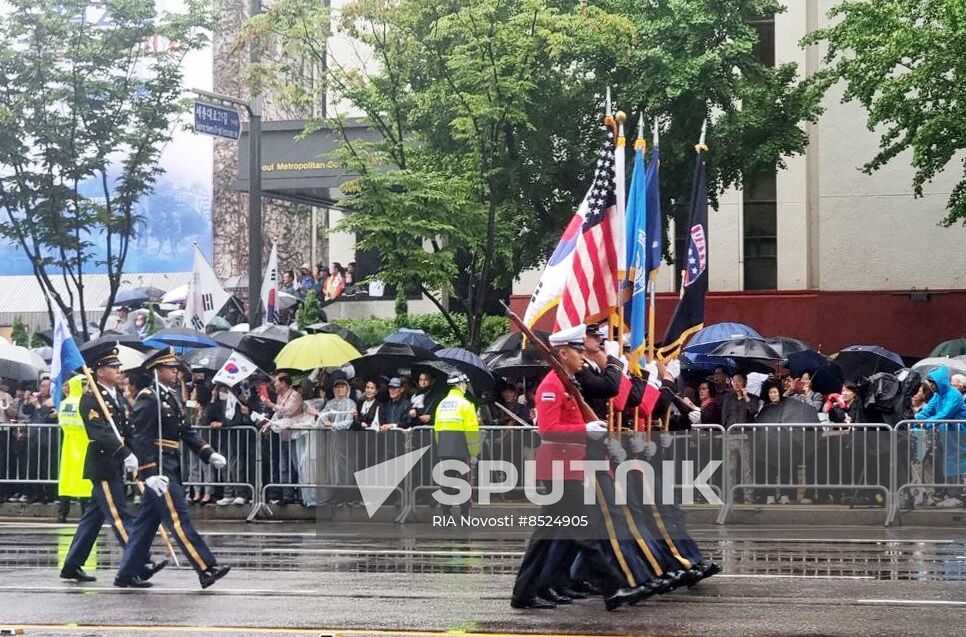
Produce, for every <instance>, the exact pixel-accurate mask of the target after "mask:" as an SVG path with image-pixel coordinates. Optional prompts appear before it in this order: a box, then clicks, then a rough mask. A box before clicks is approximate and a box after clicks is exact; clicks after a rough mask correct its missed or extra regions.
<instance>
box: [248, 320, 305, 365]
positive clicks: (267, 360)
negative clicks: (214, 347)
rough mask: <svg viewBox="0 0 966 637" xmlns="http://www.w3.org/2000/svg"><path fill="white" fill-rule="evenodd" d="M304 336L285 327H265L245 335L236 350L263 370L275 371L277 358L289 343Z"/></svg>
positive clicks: (257, 328)
mask: <svg viewBox="0 0 966 637" xmlns="http://www.w3.org/2000/svg"><path fill="white" fill-rule="evenodd" d="M300 336H303V334H302V332H299V331H298V330H293V329H290V328H289V327H287V326H284V325H263V326H262V327H256V328H255V329H253V330H252V331H250V332H248V333H247V334H245V335H244V336H243V337H242V338H241V340H239V342H238V346H237V347H236V348H235V349H237V350H238V351H239V352H241V353H242V354H244V355H245V356H247V357H248V358H250V359H251V360H252V362H253V363H255V364H256V365H258V366H259V367H260V368H261V369H264V370H265V371H268V372H273V371H275V357H276V356H278V353H279V352H281V351H282V348H283V347H285V346H286V345H287V344H288V343H289V341H294V340H295V339H297V338H298V337H300Z"/></svg>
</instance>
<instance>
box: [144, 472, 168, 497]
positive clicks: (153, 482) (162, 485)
mask: <svg viewBox="0 0 966 637" xmlns="http://www.w3.org/2000/svg"><path fill="white" fill-rule="evenodd" d="M168 482H169V480H168V476H151V477H149V478H148V479H146V480H145V481H144V484H146V485H147V487H148V488H149V489H151V490H152V491H154V494H155V495H156V496H158V497H159V498H160V497H161V496H163V495H164V494H165V493H167V492H168Z"/></svg>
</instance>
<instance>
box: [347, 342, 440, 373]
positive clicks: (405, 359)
mask: <svg viewBox="0 0 966 637" xmlns="http://www.w3.org/2000/svg"><path fill="white" fill-rule="evenodd" d="M435 359H436V355H435V354H433V353H432V352H431V351H429V350H427V349H423V348H422V347H413V346H411V345H405V344H403V343H383V344H382V345H378V346H376V347H373V348H371V349H369V350H367V351H366V355H365V356H361V357H359V358H357V359H355V360H353V361H351V364H352V368H353V369H354V370H355V375H356V377H357V378H378V377H379V376H392V375H394V374H396V373H397V372H399V370H400V369H410V368H411V367H412V365H413V363H415V362H417V361H427V360H435Z"/></svg>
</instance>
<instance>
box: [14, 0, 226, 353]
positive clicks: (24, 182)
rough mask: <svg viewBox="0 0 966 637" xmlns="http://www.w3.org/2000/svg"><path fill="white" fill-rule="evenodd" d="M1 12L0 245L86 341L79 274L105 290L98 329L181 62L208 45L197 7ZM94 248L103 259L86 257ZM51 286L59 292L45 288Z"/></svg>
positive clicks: (101, 4) (29, 6) (94, 0)
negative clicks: (16, 255) (22, 263)
mask: <svg viewBox="0 0 966 637" xmlns="http://www.w3.org/2000/svg"><path fill="white" fill-rule="evenodd" d="M5 4H6V6H5V8H4V10H3V12H2V13H0V175H3V178H2V179H0V210H2V214H0V236H2V237H5V238H6V239H8V240H10V241H11V242H12V243H14V244H15V245H17V246H18V247H19V248H20V249H22V250H23V251H24V253H25V254H26V256H27V257H28V258H29V259H30V261H31V264H32V265H33V268H34V273H35V276H36V277H37V281H38V284H39V285H40V287H41V289H42V290H43V291H44V293H45V295H46V296H47V299H48V304H50V305H49V307H52V304H56V305H57V306H58V307H59V308H60V310H61V312H62V313H63V314H64V315H65V316H66V317H67V320H68V322H69V323H70V326H71V328H72V330H73V331H74V332H75V333H79V334H81V335H82V336H83V337H86V336H87V323H88V321H87V319H86V312H87V308H85V306H84V300H83V295H82V294H81V290H82V288H83V285H84V281H83V279H84V274H85V272H89V271H90V270H92V269H103V270H104V271H106V273H107V275H108V278H109V280H110V294H109V298H108V301H107V302H106V303H105V310H104V312H103V314H102V315H101V317H100V327H101V329H103V327H104V324H105V322H106V320H107V317H108V316H109V315H110V308H111V305H112V304H113V303H112V301H113V298H114V295H115V293H116V292H117V289H118V287H119V286H120V282H121V275H122V273H123V269H124V263H125V260H126V258H127V254H128V249H129V246H130V241H131V239H132V238H133V237H134V236H135V235H136V234H137V231H138V225H139V223H140V218H139V216H138V202H139V201H140V200H141V198H142V197H143V196H144V195H145V194H147V193H149V192H151V190H152V189H153V188H154V184H155V182H156V180H157V178H158V176H159V175H160V174H161V172H162V171H161V168H160V166H159V165H158V160H159V156H160V153H161V149H162V148H163V147H164V145H165V144H166V143H167V142H169V141H170V140H171V133H172V130H173V124H174V121H175V119H176V117H177V116H178V115H179V114H180V113H181V112H183V110H184V107H185V104H184V103H183V102H182V101H181V93H182V68H181V62H182V60H183V58H184V55H185V54H186V53H187V52H188V51H189V50H191V49H194V48H198V47H200V46H202V45H203V44H204V43H205V42H206V41H207V38H206V37H205V35H204V33H203V31H204V30H205V29H206V28H207V27H208V26H209V24H210V20H209V15H208V13H207V6H206V3H205V2H203V1H202V0H188V1H187V3H186V8H187V11H185V12H183V13H181V14H177V15H175V14H164V15H157V13H156V10H155V4H156V3H155V2H154V1H153V0H117V1H110V2H108V1H107V0H8V2H6V3H5ZM157 43H170V46H169V47H167V49H166V50H159V49H158V48H155V47H154V46H153V45H154V44H157ZM95 241H96V242H98V243H102V244H106V251H105V256H103V257H102V256H97V255H95V251H94V243H95ZM55 278H59V279H61V280H63V281H64V283H65V288H66V289H62V290H61V291H58V290H57V289H55V288H54V286H53V283H52V281H53V280H54V279H55ZM75 306H76V307H75ZM75 311H76V312H77V313H78V315H79V317H80V319H81V320H80V321H79V325H75V324H74V314H75Z"/></svg>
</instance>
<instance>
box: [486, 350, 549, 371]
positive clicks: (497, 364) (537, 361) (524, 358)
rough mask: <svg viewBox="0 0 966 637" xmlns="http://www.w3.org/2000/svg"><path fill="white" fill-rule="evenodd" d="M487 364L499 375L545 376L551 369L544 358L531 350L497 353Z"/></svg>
mask: <svg viewBox="0 0 966 637" xmlns="http://www.w3.org/2000/svg"><path fill="white" fill-rule="evenodd" d="M487 364H488V365H489V366H490V369H491V370H492V371H493V373H494V374H496V375H498V376H527V377H530V376H543V375H544V374H546V373H547V369H549V365H547V363H546V362H545V361H544V360H543V359H542V358H540V357H539V356H537V355H536V354H534V353H533V352H531V351H529V350H523V351H522V352H510V353H507V354H497V355H495V357H494V358H491V359H490V360H489V361H487Z"/></svg>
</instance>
